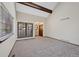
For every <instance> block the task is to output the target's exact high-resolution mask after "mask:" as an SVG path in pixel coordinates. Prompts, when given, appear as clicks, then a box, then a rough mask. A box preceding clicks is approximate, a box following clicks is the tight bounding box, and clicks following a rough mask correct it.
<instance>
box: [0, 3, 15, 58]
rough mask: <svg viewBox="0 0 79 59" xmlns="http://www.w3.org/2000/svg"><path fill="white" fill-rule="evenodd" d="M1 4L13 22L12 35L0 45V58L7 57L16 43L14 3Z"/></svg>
mask: <svg viewBox="0 0 79 59" xmlns="http://www.w3.org/2000/svg"><path fill="white" fill-rule="evenodd" d="M3 4H4V5H5V6H6V8H7V9H8V11H9V12H10V13H11V15H12V16H13V18H14V19H13V21H14V30H13V32H14V35H12V36H11V37H10V38H8V39H7V40H5V41H4V42H2V43H0V57H7V56H8V55H9V53H10V51H11V49H12V47H13V45H14V43H15V41H16V33H15V32H16V28H15V26H16V23H15V22H16V11H15V3H11V2H10V3H9V2H3Z"/></svg>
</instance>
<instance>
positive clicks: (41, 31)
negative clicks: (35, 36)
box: [39, 25, 43, 36]
mask: <svg viewBox="0 0 79 59" xmlns="http://www.w3.org/2000/svg"><path fill="white" fill-rule="evenodd" d="M39 36H43V25H39Z"/></svg>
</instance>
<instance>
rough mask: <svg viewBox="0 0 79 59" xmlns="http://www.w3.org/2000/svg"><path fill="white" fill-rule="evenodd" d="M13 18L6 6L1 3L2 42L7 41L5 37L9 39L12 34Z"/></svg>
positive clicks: (0, 27) (0, 35)
mask: <svg viewBox="0 0 79 59" xmlns="http://www.w3.org/2000/svg"><path fill="white" fill-rule="evenodd" d="M12 19H13V17H12V16H11V15H10V13H9V12H8V10H7V9H6V8H5V6H4V5H3V4H2V3H1V5H0V38H1V39H0V41H3V40H5V39H6V38H3V37H4V36H6V37H8V36H9V34H10V33H12V27H13V21H12Z"/></svg>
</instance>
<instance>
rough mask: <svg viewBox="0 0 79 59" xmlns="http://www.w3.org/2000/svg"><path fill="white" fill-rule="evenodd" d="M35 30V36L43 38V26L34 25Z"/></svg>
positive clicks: (38, 23) (41, 24)
mask: <svg viewBox="0 0 79 59" xmlns="http://www.w3.org/2000/svg"><path fill="white" fill-rule="evenodd" d="M35 26H36V30H35V36H36V37H37V36H43V29H44V24H43V23H42V22H37V23H36V25H35Z"/></svg>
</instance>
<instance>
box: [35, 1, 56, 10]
mask: <svg viewBox="0 0 79 59" xmlns="http://www.w3.org/2000/svg"><path fill="white" fill-rule="evenodd" d="M34 3H35V4H38V5H41V6H43V7H46V8H48V9H50V10H53V9H54V8H55V6H56V5H57V2H34Z"/></svg>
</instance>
